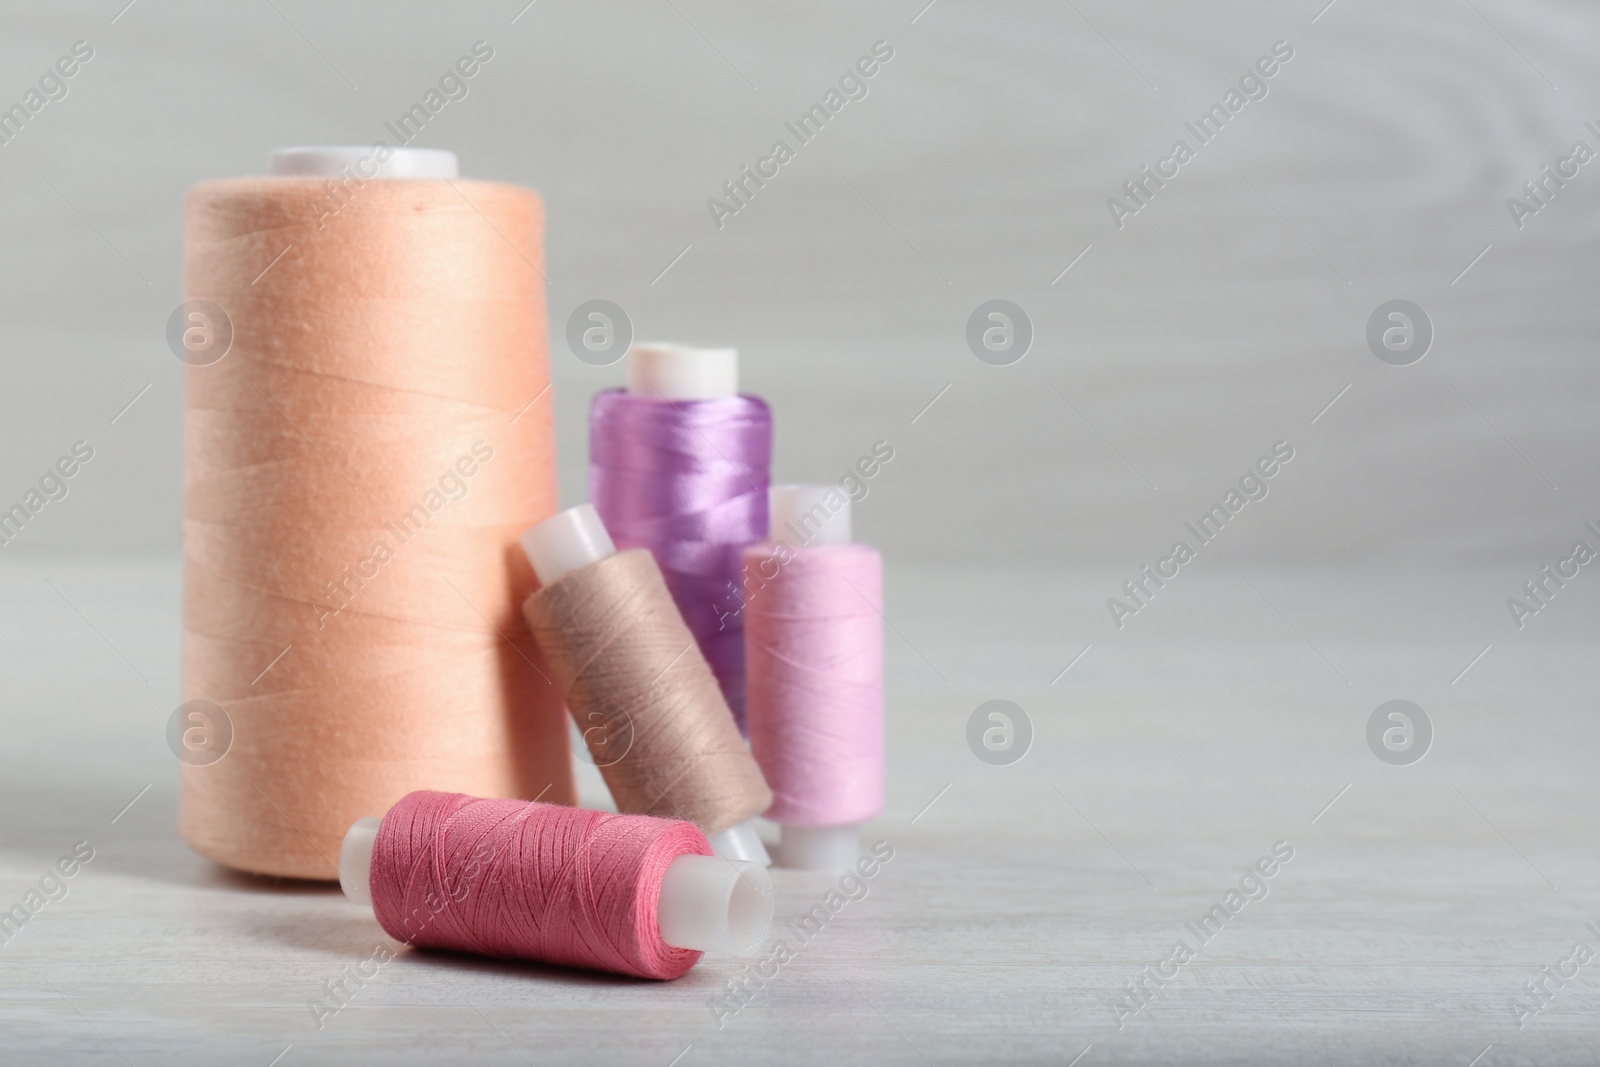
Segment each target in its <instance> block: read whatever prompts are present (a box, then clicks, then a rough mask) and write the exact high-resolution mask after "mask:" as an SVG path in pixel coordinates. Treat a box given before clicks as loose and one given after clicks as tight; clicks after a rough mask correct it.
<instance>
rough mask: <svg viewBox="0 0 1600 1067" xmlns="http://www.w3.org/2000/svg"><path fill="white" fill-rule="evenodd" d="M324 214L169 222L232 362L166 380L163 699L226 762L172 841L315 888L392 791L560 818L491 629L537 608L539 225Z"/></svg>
mask: <svg viewBox="0 0 1600 1067" xmlns="http://www.w3.org/2000/svg"><path fill="white" fill-rule="evenodd" d="M328 197H329V194H328V191H327V183H325V182H324V181H322V180H320V179H313V178H254V179H233V180H226V181H216V182H206V183H204V184H201V185H199V186H197V187H195V188H194V189H192V190H190V192H189V194H188V196H187V198H186V200H185V205H184V217H185V291H186V294H187V296H188V297H189V298H190V299H199V298H203V299H205V300H209V301H212V302H214V303H215V304H217V305H218V306H220V307H221V308H222V309H223V311H224V313H225V314H226V316H227V318H228V319H229V320H230V321H231V324H232V331H233V341H232V347H231V349H229V350H228V351H227V353H226V355H225V356H224V357H223V358H222V359H221V360H220V361H218V362H216V363H213V364H211V365H209V366H190V367H189V368H188V369H187V370H186V379H185V408H186V410H185V449H184V647H183V695H184V699H185V700H193V699H204V700H209V701H212V702H214V703H216V704H217V705H219V706H220V707H221V708H222V709H223V710H224V712H225V713H226V715H227V716H228V718H229V720H230V722H231V726H232V743H231V747H230V748H229V750H228V751H227V752H226V753H225V755H224V756H223V757H222V758H221V759H218V760H216V761H215V762H213V763H210V764H209V765H205V766H196V765H186V766H184V767H183V783H182V792H181V799H180V808H179V830H180V831H181V833H182V834H183V836H184V838H185V840H187V841H188V842H189V844H190V845H191V846H192V847H194V848H195V849H196V850H197V851H198V852H200V853H202V854H204V855H206V856H209V857H211V858H213V859H215V860H218V861H219V862H221V863H224V864H227V865H229V866H231V867H237V868H240V869H243V870H248V871H255V872H259V873H264V874H273V875H286V876H293V877H300V878H317V879H331V878H335V877H337V868H336V866H335V863H334V857H336V856H337V854H338V849H339V844H340V840H341V838H342V837H343V834H344V831H345V829H346V828H347V827H348V826H349V825H350V824H351V822H352V821H354V820H355V819H357V818H360V817H363V816H368V815H375V814H380V813H382V812H384V811H386V810H388V809H389V808H390V807H391V806H392V805H393V804H394V803H395V802H396V801H397V800H399V799H400V797H402V796H404V795H405V794H406V793H408V792H411V791H412V790H415V789H422V788H427V789H440V790H451V791H459V792H463V793H469V794H474V795H480V796H502V797H522V798H529V799H531V798H533V797H536V796H542V798H543V799H544V800H546V801H554V802H558V803H569V804H570V803H572V802H573V800H574V791H573V786H572V780H571V767H570V762H569V759H568V754H567V743H566V734H565V724H564V722H563V721H562V719H563V713H562V709H561V698H560V695H559V693H558V692H557V690H556V688H555V686H554V685H553V684H552V683H551V682H550V680H549V672H548V669H547V668H545V667H544V666H543V660H542V656H541V655H540V652H539V650H538V648H537V646H536V645H535V643H534V642H533V640H532V638H531V635H529V634H528V632H527V630H526V627H525V626H524V625H523V622H522V617H521V615H520V613H519V611H518V606H519V605H520V604H521V602H522V600H523V599H524V598H525V597H526V596H527V595H528V593H529V591H530V590H531V589H532V588H533V587H534V585H535V584H536V583H535V579H534V576H533V573H532V570H531V569H530V567H529V566H528V564H527V562H526V560H525V559H524V557H523V555H522V553H521V552H520V551H519V550H518V548H517V546H516V536H517V534H518V533H519V532H520V531H521V530H523V529H526V528H527V527H528V526H529V525H531V524H533V523H536V522H538V521H540V520H542V519H544V518H546V517H548V516H549V515H550V514H551V513H553V512H554V511H555V503H556V500H555V469H554V437H553V433H552V428H551V408H550V400H549V397H548V395H546V390H547V388H548V385H549V377H548V368H547V366H546V359H545V319H544V285H543V277H542V275H541V274H540V273H539V269H538V264H539V262H540V261H541V258H542V257H541V254H540V241H541V232H542V207H541V205H540V203H539V199H538V197H537V196H536V195H535V194H534V193H533V192H532V191H531V190H527V189H522V188H518V187H515V186H509V185H499V184H493V183H486V182H473V181H455V182H453V183H452V182H447V181H427V180H372V181H367V182H365V183H363V184H361V185H360V187H359V188H356V189H354V190H353V192H351V193H350V194H349V195H348V196H347V198H346V199H344V200H342V201H336V202H335V203H337V204H338V209H337V211H336V212H335V213H333V214H331V215H330V214H328V210H327V204H328ZM316 205H322V211H321V212H320V214H319V213H318V212H317V211H316V210H314V207H315V206H316ZM469 470H470V473H467V472H468V471H469ZM408 519H409V521H408ZM379 546H382V548H381V549H380V547H379Z"/></svg>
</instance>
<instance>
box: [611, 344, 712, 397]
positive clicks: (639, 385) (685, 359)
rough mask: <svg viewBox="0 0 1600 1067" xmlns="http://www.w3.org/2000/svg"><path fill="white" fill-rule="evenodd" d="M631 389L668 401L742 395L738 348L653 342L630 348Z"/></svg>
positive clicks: (642, 394)
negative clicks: (700, 346) (699, 346)
mask: <svg viewBox="0 0 1600 1067" xmlns="http://www.w3.org/2000/svg"><path fill="white" fill-rule="evenodd" d="M628 392H630V393H632V394H634V395H635V396H653V397H658V398H662V399H666V400H716V399H718V398H720V397H725V396H737V395H738V394H739V350H738V349H737V348H696V347H694V346H693V345H677V344H664V343H660V342H650V343H647V344H636V345H634V346H633V347H632V348H630V349H629V350H628Z"/></svg>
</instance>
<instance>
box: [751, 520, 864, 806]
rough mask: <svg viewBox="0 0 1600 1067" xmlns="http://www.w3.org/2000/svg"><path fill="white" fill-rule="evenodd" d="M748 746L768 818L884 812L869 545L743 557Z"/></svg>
mask: <svg viewBox="0 0 1600 1067" xmlns="http://www.w3.org/2000/svg"><path fill="white" fill-rule="evenodd" d="M744 565H745V579H744V580H745V587H746V589H747V590H748V593H749V601H748V604H747V606H746V618H745V671H746V677H747V682H748V703H747V707H748V709H749V719H750V747H751V750H752V751H753V752H754V753H755V757H756V761H757V762H758V763H760V764H761V770H762V772H763V773H764V774H765V775H766V779H767V784H768V785H769V786H770V787H771V788H772V796H773V801H772V807H770V808H768V809H767V813H766V816H767V818H769V819H772V820H774V821H776V822H780V823H787V824H789V825H791V826H846V825H853V824H856V823H862V822H866V821H867V820H868V819H871V818H874V817H875V816H877V815H878V814H879V813H880V812H881V811H882V810H883V622H882V616H881V614H880V612H881V610H882V602H883V563H882V560H881V558H880V557H879V555H878V551H877V549H875V548H873V547H871V546H870V545H860V544H845V545H816V546H813V547H810V548H799V549H789V548H787V547H786V546H774V545H772V544H761V545H752V546H751V547H750V548H747V549H746V550H745V552H744Z"/></svg>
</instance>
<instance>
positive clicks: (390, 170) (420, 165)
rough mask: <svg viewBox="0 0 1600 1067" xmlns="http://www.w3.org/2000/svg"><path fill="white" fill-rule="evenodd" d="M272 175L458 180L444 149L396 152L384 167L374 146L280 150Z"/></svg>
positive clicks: (276, 152)
mask: <svg viewBox="0 0 1600 1067" xmlns="http://www.w3.org/2000/svg"><path fill="white" fill-rule="evenodd" d="M272 174H273V176H274V177H278V178H357V179H360V180H364V181H365V180H371V179H373V178H434V179H439V178H456V177H459V176H460V169H459V167H458V166H457V163H456V154H455V153H454V152H447V151H445V150H444V149H442V148H394V149H390V156H389V158H388V159H386V160H384V161H383V162H382V163H379V162H378V154H377V151H376V149H375V148H373V147H372V146H371V145H367V146H362V145H312V146H303V147H296V148H277V149H274V150H273V152H272Z"/></svg>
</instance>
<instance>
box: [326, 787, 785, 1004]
mask: <svg viewBox="0 0 1600 1067" xmlns="http://www.w3.org/2000/svg"><path fill="white" fill-rule="evenodd" d="M339 884H340V885H341V886H342V887H343V889H344V891H345V895H346V896H348V897H349V898H350V899H352V900H355V901H357V902H359V903H362V904H366V905H368V906H370V907H371V908H372V911H373V914H374V916H375V917H376V918H377V920H378V923H379V925H381V926H382V927H383V929H384V931H385V932H386V933H388V934H389V936H391V937H393V938H395V939H396V940H399V941H403V942H406V943H407V944H411V945H415V946H417V947H420V948H435V949H448V950H453V951H457V952H475V953H479V954H481V955H485V956H496V957H500V958H505V959H524V960H535V961H538V962H540V963H552V964H558V965H560V966H566V967H584V968H587V969H590V970H598V971H612V972H614V973H617V974H627V975H634V976H636V977H639V978H662V979H666V978H677V977H679V976H680V975H682V974H684V973H685V972H686V971H688V970H689V968H690V967H693V966H694V965H695V963H696V962H697V961H698V960H699V959H700V955H701V953H702V952H719V953H727V954H732V955H748V954H750V953H753V952H754V951H755V950H756V949H757V948H758V947H759V946H760V944H761V942H762V940H763V939H764V938H765V937H766V933H767V928H768V926H769V925H770V924H771V922H772V880H771V877H770V876H769V875H768V874H767V871H766V868H764V867H762V866H760V865H759V864H755V863H748V862H744V861H739V860H726V859H722V858H721V857H718V856H714V855H712V853H711V846H710V845H709V844H708V843H707V842H706V839H705V835H704V834H702V833H701V832H700V831H699V830H698V829H697V828H696V827H695V826H694V824H692V823H687V822H680V821H678V820H676V819H657V818H653V817H651V816H648V815H613V814H610V813H607V812H600V811H587V810H584V809H582V808H568V807H564V806H561V805H557V804H540V803H537V802H532V801H523V800H480V799H477V798H475V797H469V796H465V795H463V794H461V793H437V792H432V791H428V790H419V791H417V792H414V793H408V794H406V795H405V796H404V797H402V798H401V799H400V801H399V802H398V803H397V804H395V806H394V807H392V808H390V809H389V812H388V814H387V815H385V816H384V817H383V819H382V820H381V821H380V820H378V819H372V818H368V819H361V820H358V821H357V822H356V823H355V824H354V825H353V826H351V827H350V830H349V832H347V833H346V834H345V838H344V843H343V845H342V846H341V847H340V849H339Z"/></svg>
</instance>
